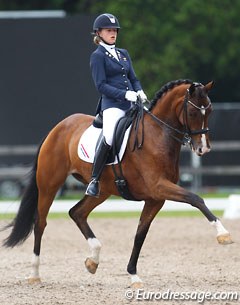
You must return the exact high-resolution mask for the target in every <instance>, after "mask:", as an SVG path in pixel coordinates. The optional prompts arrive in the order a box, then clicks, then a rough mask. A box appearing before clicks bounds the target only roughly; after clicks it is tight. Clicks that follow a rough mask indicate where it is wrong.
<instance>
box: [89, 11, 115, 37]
mask: <svg viewBox="0 0 240 305" xmlns="http://www.w3.org/2000/svg"><path fill="white" fill-rule="evenodd" d="M100 29H120V24H119V22H118V20H117V18H116V17H115V16H114V15H112V14H107V13H105V14H101V15H99V16H98V17H97V18H96V19H95V21H94V23H93V31H94V32H96V31H99V30H100Z"/></svg>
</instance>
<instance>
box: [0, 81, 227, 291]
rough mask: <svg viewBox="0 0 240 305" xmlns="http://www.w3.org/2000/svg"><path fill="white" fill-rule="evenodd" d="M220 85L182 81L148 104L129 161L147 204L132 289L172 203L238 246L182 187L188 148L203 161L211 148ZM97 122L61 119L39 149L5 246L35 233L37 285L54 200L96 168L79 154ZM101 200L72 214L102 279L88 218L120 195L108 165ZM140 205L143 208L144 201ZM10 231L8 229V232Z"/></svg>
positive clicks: (132, 186) (125, 166)
mask: <svg viewBox="0 0 240 305" xmlns="http://www.w3.org/2000/svg"><path fill="white" fill-rule="evenodd" d="M212 87H213V81H211V82H209V83H207V84H206V85H203V84H201V83H196V82H192V81H190V80H182V79H180V80H175V81H170V82H169V83H167V84H165V85H164V86H163V87H162V88H161V89H160V90H159V91H158V92H157V93H156V95H155V97H154V98H153V100H152V101H151V102H150V106H149V107H148V108H147V107H146V106H144V108H143V115H142V118H141V120H142V124H139V127H138V130H137V131H136V135H134V131H133V130H132V131H131V133H130V136H129V140H128V143H127V147H126V151H125V154H124V156H123V160H122V163H121V166H122V171H123V173H124V176H125V178H126V180H127V183H128V187H129V190H130V192H131V194H132V195H133V196H134V198H135V199H136V200H143V201H144V202H145V203H144V207H143V209H142V212H141V215H140V219H139V224H138V227H137V231H136V235H135V238H134V244H133V249H132V252H131V256H130V259H129V262H128V265H127V272H128V274H129V275H130V280H131V284H130V285H131V287H133V288H139V287H143V281H142V279H141V278H140V277H139V275H138V273H137V262H138V257H139V254H140V251H141V248H142V245H143V243H144V240H145V238H146V235H147V233H148V230H149V227H150V225H151V223H152V221H153V219H154V218H155V216H156V215H157V213H158V212H159V211H160V210H161V208H162V207H163V205H164V202H165V200H172V201H177V202H185V203H187V204H190V205H192V206H193V207H195V208H197V209H198V210H200V211H201V212H202V213H203V215H204V216H205V217H206V218H207V220H208V221H209V222H210V224H212V225H213V226H214V227H215V229H216V231H217V240H218V242H219V243H220V244H230V243H232V239H231V236H230V233H229V232H228V231H227V230H226V229H225V228H224V226H223V225H222V223H221V221H220V220H219V219H218V218H217V217H216V216H215V215H213V213H212V212H211V211H210V210H209V209H208V208H207V206H206V205H205V203H204V200H203V199H202V198H200V197H199V196H198V195H196V194H194V193H192V192H190V191H188V190H186V189H184V188H182V187H181V186H179V185H178V184H177V182H178V179H179V155H180V150H181V146H182V144H188V145H189V147H190V149H191V150H192V152H193V153H195V154H197V155H198V156H200V157H201V156H203V155H204V154H206V153H208V152H209V151H210V139H209V128H208V119H209V115H210V113H211V111H212V103H211V100H210V98H209V96H208V94H209V91H210V90H211V89H212ZM93 120H94V117H93V116H90V115H86V114H81V113H76V114H73V115H70V116H69V117H67V118H65V119H63V120H62V121H61V122H59V123H58V124H57V125H56V126H55V127H54V128H53V129H52V130H51V131H50V132H49V134H48V135H47V136H46V138H45V139H44V140H43V141H42V143H41V144H40V145H39V148H38V151H37V154H36V159H35V162H34V164H33V167H32V172H31V178H30V180H29V184H28V186H27V188H26V190H25V193H24V194H23V196H22V199H21V202H20V206H19V210H18V212H17V214H16V216H15V218H14V220H13V221H12V222H11V223H10V224H9V225H8V226H7V227H10V228H11V232H10V234H9V236H8V237H7V238H6V239H5V240H4V242H3V245H4V246H5V247H14V246H16V245H19V244H21V243H23V242H24V241H25V240H26V239H27V238H28V236H29V235H30V234H31V232H32V230H33V231H34V247H33V261H32V271H31V275H30V276H29V278H28V281H29V283H35V282H40V281H41V279H40V274H39V265H40V249H41V240H42V236H43V233H44V229H45V227H46V225H47V220H46V219H47V215H48V212H49V209H50V207H51V204H52V202H53V200H54V197H55V195H56V193H57V191H58V190H59V188H60V187H61V186H62V185H63V184H64V182H65V180H66V178H67V177H68V176H69V175H73V176H74V177H75V178H76V179H78V180H79V181H81V182H83V183H85V184H87V183H88V182H89V181H90V178H91V168H92V165H91V164H90V163H87V162H85V161H82V160H81V159H80V158H79V157H78V155H77V147H78V143H79V139H80V137H81V135H82V134H83V132H84V131H85V130H86V129H87V128H88V127H89V126H90V125H91V124H92V123H93ZM136 136H140V137H141V138H142V137H143V136H144V141H143V143H142V145H139V146H138V147H137V148H136V149H135V150H133V149H132V146H133V144H134V142H135V141H136V138H135V137H136ZM100 188H101V191H100V196H99V197H90V196H87V195H84V196H83V198H82V199H81V200H80V201H79V202H78V203H77V204H76V205H74V206H73V207H72V208H71V209H70V210H69V215H70V217H71V218H72V220H73V221H74V222H75V223H76V225H77V227H78V228H79V229H80V231H81V233H82V234H83V236H84V237H85V239H86V241H87V242H88V245H89V248H90V252H91V254H90V256H89V257H87V259H86V261H85V266H86V268H87V270H88V271H89V272H90V273H92V274H94V273H95V272H96V270H97V268H98V265H99V258H100V249H101V243H100V241H99V240H98V239H97V237H96V236H95V234H94V233H93V231H92V229H91V228H90V226H89V224H88V222H87V218H88V216H89V214H90V213H91V211H92V210H93V209H94V208H95V207H97V206H98V205H99V204H101V203H102V202H104V201H105V200H106V199H107V198H108V197H109V196H110V195H117V196H119V192H118V189H117V187H116V185H115V183H114V174H113V169H112V167H111V166H107V165H106V166H105V168H104V170H103V173H102V176H101V179H100ZM136 204H137V203H136ZM5 229H6V227H5Z"/></svg>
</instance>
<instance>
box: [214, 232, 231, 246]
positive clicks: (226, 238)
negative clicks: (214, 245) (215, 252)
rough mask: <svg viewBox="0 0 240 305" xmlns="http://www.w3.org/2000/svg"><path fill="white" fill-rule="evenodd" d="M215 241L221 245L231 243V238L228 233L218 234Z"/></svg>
mask: <svg viewBox="0 0 240 305" xmlns="http://www.w3.org/2000/svg"><path fill="white" fill-rule="evenodd" d="M217 241H218V243H219V244H221V245H229V244H232V243H233V241H232V239H231V236H230V234H229V233H227V234H222V235H218V236H217Z"/></svg>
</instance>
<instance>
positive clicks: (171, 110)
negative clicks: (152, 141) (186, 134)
mask: <svg viewBox="0 0 240 305" xmlns="http://www.w3.org/2000/svg"><path fill="white" fill-rule="evenodd" d="M179 100H180V99H179ZM178 105H179V101H178V100H173V97H172V96H171V95H170V94H169V95H168V96H167V97H164V98H163V99H162V100H159V101H158V102H157V104H156V105H155V107H154V108H153V110H152V113H153V114H154V115H155V116H156V117H157V118H159V119H160V120H162V121H163V122H165V123H167V124H169V125H170V126H172V127H174V128H178V129H182V126H181V123H180V121H179V119H178V117H177V111H176V107H177V106H178Z"/></svg>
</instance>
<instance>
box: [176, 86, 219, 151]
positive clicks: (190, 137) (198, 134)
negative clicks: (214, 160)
mask: <svg viewBox="0 0 240 305" xmlns="http://www.w3.org/2000/svg"><path fill="white" fill-rule="evenodd" d="M212 86H213V81H212V82H209V83H208V84H207V85H205V86H204V85H202V84H200V83H193V84H191V85H190V87H189V88H188V89H187V92H186V95H185V99H184V103H183V107H182V111H181V113H180V116H179V120H180V122H181V124H182V125H183V126H184V132H185V136H184V140H186V142H188V143H189V144H190V146H191V149H192V151H193V152H195V153H196V154H197V155H198V156H202V155H204V154H205V153H207V152H209V151H210V140H209V135H208V131H209V129H208V117H209V114H210V113H211V111H212V105H211V101H210V99H209V97H208V92H209V91H210V90H211V88H212Z"/></svg>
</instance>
